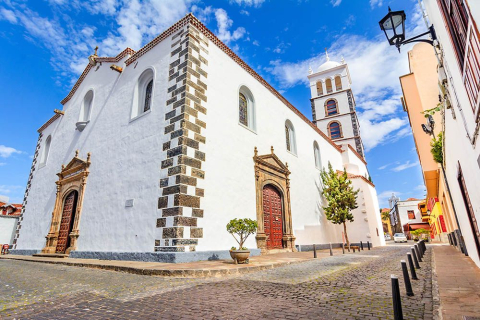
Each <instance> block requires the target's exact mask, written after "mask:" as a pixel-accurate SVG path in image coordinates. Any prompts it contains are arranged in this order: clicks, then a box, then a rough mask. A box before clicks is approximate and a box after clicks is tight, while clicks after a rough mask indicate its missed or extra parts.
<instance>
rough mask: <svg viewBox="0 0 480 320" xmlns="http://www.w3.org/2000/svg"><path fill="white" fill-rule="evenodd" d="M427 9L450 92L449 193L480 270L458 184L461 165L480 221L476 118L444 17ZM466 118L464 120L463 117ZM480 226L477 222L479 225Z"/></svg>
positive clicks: (428, 1) (431, 5) (429, 4)
mask: <svg viewBox="0 0 480 320" xmlns="http://www.w3.org/2000/svg"><path fill="white" fill-rule="evenodd" d="M423 2H424V4H425V8H426V10H427V13H428V18H429V19H430V22H431V23H432V24H433V25H434V27H435V31H436V33H437V37H438V40H439V42H440V44H441V46H442V48H443V52H444V56H445V58H444V63H445V65H446V72H447V73H448V78H449V92H450V94H451V97H452V101H451V103H452V105H453V111H454V113H455V116H454V115H453V113H452V110H446V111H445V155H444V157H445V170H446V176H447V179H448V182H449V186H450V192H451V196H452V199H453V203H454V206H455V210H456V213H457V217H458V221H459V226H460V229H461V230H462V234H463V237H464V240H465V243H466V246H467V251H468V253H469V256H470V258H471V259H472V260H473V261H474V262H475V263H476V264H477V266H479V267H480V257H479V255H480V253H479V252H478V251H477V248H476V246H475V242H474V238H473V232H472V228H471V226H470V222H469V219H468V216H467V211H466V207H465V203H464V200H463V197H462V194H461V191H460V188H459V183H458V181H457V174H458V164H459V163H460V165H461V168H462V171H463V175H464V179H465V183H466V186H467V190H468V192H469V196H470V201H471V204H472V207H473V210H474V213H475V216H476V218H477V220H478V219H479V217H480V197H478V190H480V168H479V164H478V159H479V157H480V148H479V142H478V140H479V139H478V138H477V141H476V143H475V145H472V144H471V143H470V141H469V139H468V138H467V137H466V135H467V133H468V134H470V136H472V135H473V132H474V128H475V125H476V124H475V115H474V113H473V110H472V108H471V107H470V102H469V99H468V96H467V93H466V90H465V86H464V85H463V78H462V74H461V71H460V69H459V68H458V63H457V59H456V56H455V52H454V50H453V46H452V42H451V41H450V36H449V34H448V33H447V31H446V29H445V27H444V22H443V17H442V13H441V12H440V10H439V7H438V4H437V1H436V0H424V1H423ZM475 3H476V1H472V0H470V1H468V4H469V5H470V9H471V13H472V17H473V18H474V19H475V20H476V23H477V26H478V24H479V21H480V13H479V10H474V9H476V8H478V4H475ZM462 114H463V116H462ZM477 223H478V222H477Z"/></svg>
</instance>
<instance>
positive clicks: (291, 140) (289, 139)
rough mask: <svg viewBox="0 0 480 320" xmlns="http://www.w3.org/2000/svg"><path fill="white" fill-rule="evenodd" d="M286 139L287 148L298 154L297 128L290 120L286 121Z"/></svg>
mask: <svg viewBox="0 0 480 320" xmlns="http://www.w3.org/2000/svg"><path fill="white" fill-rule="evenodd" d="M285 141H286V146H287V150H288V151H290V152H291V153H293V154H297V143H296V140H295V129H294V128H293V124H292V122H291V121H290V120H287V121H285Z"/></svg>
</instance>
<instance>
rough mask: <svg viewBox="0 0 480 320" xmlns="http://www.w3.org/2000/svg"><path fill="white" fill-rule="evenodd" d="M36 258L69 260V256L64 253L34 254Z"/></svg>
mask: <svg viewBox="0 0 480 320" xmlns="http://www.w3.org/2000/svg"><path fill="white" fill-rule="evenodd" d="M33 256H34V257H43V258H68V256H69V255H68V254H64V253H36V254H33Z"/></svg>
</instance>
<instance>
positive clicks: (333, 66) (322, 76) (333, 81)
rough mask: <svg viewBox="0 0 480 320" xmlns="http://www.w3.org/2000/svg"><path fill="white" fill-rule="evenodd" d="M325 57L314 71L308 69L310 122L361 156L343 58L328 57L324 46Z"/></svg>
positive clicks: (348, 81)
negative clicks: (311, 119)
mask: <svg viewBox="0 0 480 320" xmlns="http://www.w3.org/2000/svg"><path fill="white" fill-rule="evenodd" d="M325 57H326V62H325V63H324V64H322V65H321V66H320V67H318V69H317V70H316V71H315V72H314V71H313V70H312V69H311V68H310V69H309V70H308V73H309V75H308V80H309V82H310V91H311V95H312V98H311V99H310V101H311V104H312V115H313V122H314V123H315V125H316V126H317V127H318V128H319V129H320V130H322V131H323V132H324V133H325V134H326V135H328V136H329V137H330V138H331V139H332V140H333V141H335V143H337V144H339V145H342V144H349V145H350V146H352V148H353V149H354V150H355V151H357V152H358V153H359V154H360V155H361V156H362V157H364V158H365V153H364V150H363V143H362V138H361V136H360V125H359V124H358V118H357V112H356V110H355V98H354V97H353V93H352V89H351V84H352V80H351V78H350V73H349V71H348V65H347V64H346V63H345V60H343V58H342V60H341V62H340V63H339V62H335V61H331V60H330V57H329V56H328V52H327V51H326V49H325Z"/></svg>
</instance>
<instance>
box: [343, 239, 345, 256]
mask: <svg viewBox="0 0 480 320" xmlns="http://www.w3.org/2000/svg"><path fill="white" fill-rule="evenodd" d="M342 254H345V243H343V242H342Z"/></svg>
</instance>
